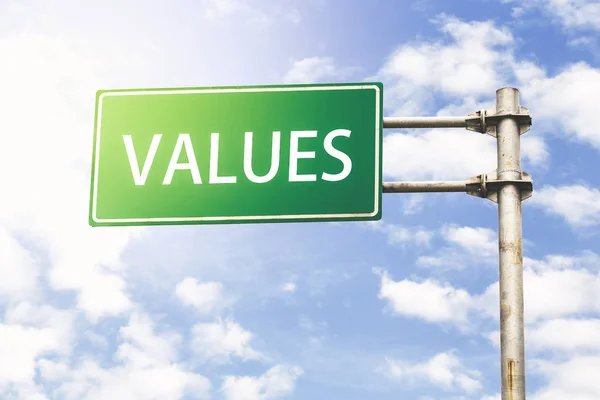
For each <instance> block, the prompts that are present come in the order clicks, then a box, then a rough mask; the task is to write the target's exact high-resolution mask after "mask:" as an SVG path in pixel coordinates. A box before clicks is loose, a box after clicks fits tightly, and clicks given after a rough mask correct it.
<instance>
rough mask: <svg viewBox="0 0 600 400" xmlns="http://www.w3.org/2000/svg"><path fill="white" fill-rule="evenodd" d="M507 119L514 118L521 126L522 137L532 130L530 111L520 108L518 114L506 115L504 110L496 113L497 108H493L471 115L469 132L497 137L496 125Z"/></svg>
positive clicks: (468, 125) (468, 122)
mask: <svg viewBox="0 0 600 400" xmlns="http://www.w3.org/2000/svg"><path fill="white" fill-rule="evenodd" d="M506 117H512V118H515V119H516V120H517V123H518V124H519V133H520V134H521V135H522V134H524V133H525V132H527V131H528V130H529V129H530V128H531V124H532V118H531V113H530V112H529V109H527V108H526V107H523V106H519V112H518V113H506V112H504V110H500V112H496V107H495V106H494V107H491V108H489V109H487V110H479V111H477V112H474V113H472V114H469V116H468V118H467V120H466V122H467V130H469V131H473V132H479V133H486V134H488V135H490V136H493V137H496V133H497V132H496V125H497V124H498V121H499V120H501V119H504V118H506Z"/></svg>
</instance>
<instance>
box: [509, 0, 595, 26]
mask: <svg viewBox="0 0 600 400" xmlns="http://www.w3.org/2000/svg"><path fill="white" fill-rule="evenodd" d="M501 1H502V2H503V3H519V4H520V5H521V6H517V7H514V8H513V16H515V17H520V16H522V15H523V14H524V13H525V11H526V10H527V9H531V8H537V9H539V10H541V11H542V12H544V13H547V14H550V15H551V16H553V17H554V18H555V19H557V20H558V21H559V22H560V24H561V25H562V26H563V27H565V28H569V29H580V28H588V29H595V30H600V4H599V3H598V2H597V1H596V0H527V1H523V0H501ZM515 10H519V11H518V12H517V15H514V14H515Z"/></svg>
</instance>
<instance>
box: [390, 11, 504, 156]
mask: <svg viewBox="0 0 600 400" xmlns="http://www.w3.org/2000/svg"><path fill="white" fill-rule="evenodd" d="M436 23H437V25H438V27H439V30H440V31H441V32H442V33H443V34H445V35H447V37H448V38H449V39H450V43H443V42H430V43H416V44H406V45H402V46H400V47H399V48H398V49H397V50H396V51H395V52H394V53H393V54H392V56H391V57H390V58H389V60H388V61H387V62H386V64H385V65H384V66H383V67H382V68H381V70H380V71H379V73H378V75H379V76H380V77H381V78H382V79H383V80H384V81H385V82H386V104H387V107H388V108H390V110H391V111H392V113H393V114H395V115H402V116H411V115H422V114H423V113H424V112H426V110H429V112H431V110H432V109H433V107H432V106H433V104H434V95H435V94H438V93H444V94H446V95H450V96H456V97H461V98H463V99H464V98H467V97H473V96H474V97H478V96H485V97H487V98H490V97H493V96H494V93H495V91H496V89H497V88H498V87H500V86H501V85H502V83H503V82H502V77H503V75H504V74H502V73H501V71H504V70H506V69H507V66H509V65H510V63H511V62H512V57H511V56H510V54H509V56H508V57H506V50H507V49H508V48H509V47H510V46H511V45H512V44H513V37H512V34H511V33H510V32H509V31H508V30H507V29H505V28H497V27H495V26H494V24H493V23H492V22H489V21H486V22H463V21H460V20H458V19H456V18H453V17H448V16H445V15H442V16H440V17H439V18H438V19H437V21H436ZM472 111H475V110H472ZM469 154H470V153H469Z"/></svg>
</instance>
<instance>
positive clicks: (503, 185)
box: [487, 88, 529, 400]
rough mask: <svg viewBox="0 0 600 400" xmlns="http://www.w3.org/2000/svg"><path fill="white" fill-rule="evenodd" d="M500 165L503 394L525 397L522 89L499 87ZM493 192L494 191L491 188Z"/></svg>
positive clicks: (496, 189) (506, 398)
mask: <svg viewBox="0 0 600 400" xmlns="http://www.w3.org/2000/svg"><path fill="white" fill-rule="evenodd" d="M496 109H497V110H498V113H499V114H501V115H502V116H503V117H502V118H499V119H498V122H497V141H498V169H497V173H496V177H495V178H496V179H493V180H489V177H490V176H489V175H490V174H488V181H487V187H488V188H490V183H491V181H495V182H494V183H493V184H492V186H491V189H492V190H493V193H495V196H496V197H497V201H498V246H499V275H500V277H499V282H500V353H501V355H500V357H501V366H502V367H501V368H502V400H525V340H524V323H523V233H522V208H521V201H522V194H521V191H522V189H526V190H528V189H529V187H528V185H529V182H528V181H525V182H523V181H524V180H523V177H524V174H523V173H522V171H521V150H520V135H521V132H520V120H519V117H515V115H514V114H515V113H518V112H519V111H520V110H521V107H520V105H519V92H518V90H516V89H513V88H502V89H499V90H498V91H497V92H496ZM488 195H489V193H488Z"/></svg>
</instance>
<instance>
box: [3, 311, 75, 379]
mask: <svg viewBox="0 0 600 400" xmlns="http://www.w3.org/2000/svg"><path fill="white" fill-rule="evenodd" d="M73 320H74V319H73V315H72V313H71V312H69V311H64V310H57V309H55V308H53V307H50V306H41V307H38V306H34V305H32V304H30V303H19V304H16V305H14V306H12V307H9V308H8V309H7V310H6V313H5V316H4V321H3V322H1V323H0V354H1V355H2V363H0V388H4V389H5V390H8V388H9V387H10V385H11V384H12V385H16V386H15V387H16V388H24V387H25V388H26V387H31V386H32V385H33V382H34V378H35V372H36V367H37V365H38V362H39V360H40V358H41V357H43V356H66V355H68V354H69V353H70V351H71V343H72V340H73ZM13 388H14V387H13Z"/></svg>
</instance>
